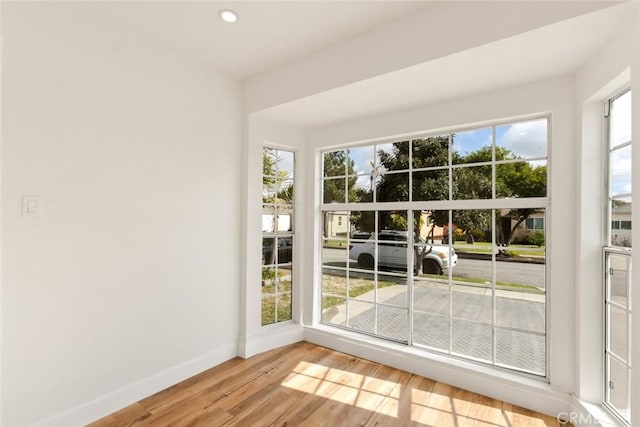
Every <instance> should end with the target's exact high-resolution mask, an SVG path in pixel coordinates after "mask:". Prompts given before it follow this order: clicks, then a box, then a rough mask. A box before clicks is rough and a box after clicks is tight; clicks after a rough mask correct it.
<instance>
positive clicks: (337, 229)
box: [322, 211, 349, 246]
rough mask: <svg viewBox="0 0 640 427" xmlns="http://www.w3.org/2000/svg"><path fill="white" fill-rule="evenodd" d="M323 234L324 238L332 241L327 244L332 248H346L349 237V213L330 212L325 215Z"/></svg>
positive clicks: (326, 242)
mask: <svg viewBox="0 0 640 427" xmlns="http://www.w3.org/2000/svg"><path fill="white" fill-rule="evenodd" d="M323 223H324V226H323V234H322V237H324V238H325V239H330V240H329V241H325V244H328V245H330V246H336V245H338V246H340V245H342V246H346V242H343V240H346V239H347V237H348V236H349V213H348V212H347V211H329V212H324V213H323Z"/></svg>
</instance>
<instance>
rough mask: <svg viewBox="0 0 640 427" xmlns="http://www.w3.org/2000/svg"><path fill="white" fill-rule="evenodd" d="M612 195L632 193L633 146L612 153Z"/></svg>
mask: <svg viewBox="0 0 640 427" xmlns="http://www.w3.org/2000/svg"><path fill="white" fill-rule="evenodd" d="M610 168H611V169H610V173H611V195H612V196H616V195H618V194H630V193H631V146H630V145H627V146H626V147H622V148H619V149H617V150H614V151H612V152H611V166H610Z"/></svg>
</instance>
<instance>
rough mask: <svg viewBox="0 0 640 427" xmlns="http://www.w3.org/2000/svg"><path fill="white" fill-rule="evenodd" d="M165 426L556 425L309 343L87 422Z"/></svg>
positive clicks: (230, 364) (217, 370) (100, 426)
mask: <svg viewBox="0 0 640 427" xmlns="http://www.w3.org/2000/svg"><path fill="white" fill-rule="evenodd" d="M169 425H170V426H178V427H183V426H184V427H186V426H243V427H244V426H266V425H269V426H271V425H272V426H281V427H292V426H299V425H303V426H312V427H314V426H319V427H320V426H327V427H334V426H336V425H340V426H342V425H362V426H369V427H374V426H436V427H446V426H456V427H466V426H483V427H487V426H488V427H499V426H509V427H511V426H519V427H520V426H522V427H559V425H558V422H557V420H556V419H555V418H553V417H550V416H548V415H543V414H539V413H536V412H533V411H530V410H527V409H524V408H521V407H518V406H515V405H511V404H509V403H506V402H501V401H499V400H495V399H492V398H490V397H487V396H482V395H479V394H476V393H473V392H470V391H467V390H462V389H459V388H457V387H453V386H451V385H448V384H443V383H439V382H436V381H433V380H430V379H428V378H424V377H421V376H419V375H414V374H411V373H409V372H405V371H402V370H399V369H394V368H391V367H388V366H384V365H381V364H378V363H374V362H371V361H368V360H365V359H361V358H358V357H355V356H351V355H348V354H344V353H340V352H337V351H333V350H330V349H327V348H324V347H320V346H317V345H313V344H310V343H307V342H300V343H296V344H293V345H289V346H286V347H281V348H278V349H275V350H272V351H269V352H265V353H262V354H259V355H257V356H254V357H252V358H249V359H246V360H244V359H240V358H235V359H232V360H229V361H227V362H224V363H222V364H220V365H218V366H216V367H214V368H211V369H208V370H207V371H204V372H202V373H201V374H198V375H196V376H194V377H191V378H189V379H187V380H185V381H183V382H181V383H179V384H176V385H174V386H172V387H169V388H168V389H166V390H163V391H161V392H159V393H156V394H154V395H152V396H149V397H148V398H146V399H143V400H141V401H139V402H137V403H134V404H133V405H130V406H128V407H126V408H123V409H122V410H120V411H117V412H115V413H113V414H111V415H109V416H107V417H104V418H102V419H101V420H97V421H96V422H94V423H92V424H90V426H92V427H106V426H109V427H113V426H118V427H120V426H122V427H124V426H145V427H154V426H158V427H159V426H169Z"/></svg>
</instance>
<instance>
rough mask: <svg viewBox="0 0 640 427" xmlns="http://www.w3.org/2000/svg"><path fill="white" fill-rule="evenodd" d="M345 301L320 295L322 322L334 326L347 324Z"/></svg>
mask: <svg viewBox="0 0 640 427" xmlns="http://www.w3.org/2000/svg"><path fill="white" fill-rule="evenodd" d="M346 307H347V300H346V299H344V298H339V297H335V296H332V295H322V321H323V322H324V323H330V324H334V325H346V324H347V308H346Z"/></svg>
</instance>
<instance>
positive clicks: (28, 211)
mask: <svg viewBox="0 0 640 427" xmlns="http://www.w3.org/2000/svg"><path fill="white" fill-rule="evenodd" d="M41 210H42V200H41V198H40V196H22V216H24V217H38V216H40V211H41Z"/></svg>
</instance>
